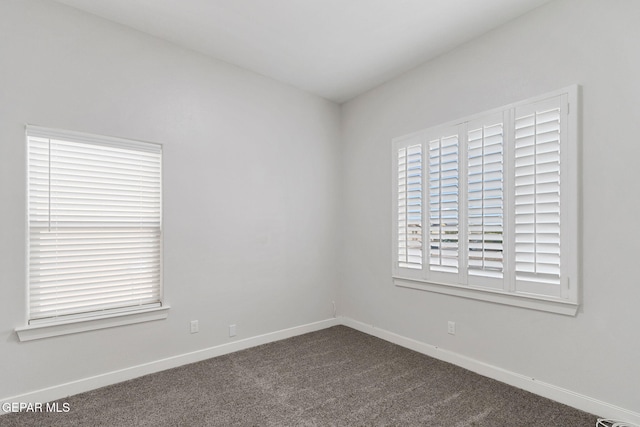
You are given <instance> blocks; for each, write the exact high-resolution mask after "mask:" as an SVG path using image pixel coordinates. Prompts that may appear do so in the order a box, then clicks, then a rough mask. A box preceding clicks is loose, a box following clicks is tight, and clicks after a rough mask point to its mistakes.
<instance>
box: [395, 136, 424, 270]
mask: <svg viewBox="0 0 640 427" xmlns="http://www.w3.org/2000/svg"><path fill="white" fill-rule="evenodd" d="M397 153H398V163H397V166H398V170H397V172H398V181H397V182H398V185H397V195H398V206H397V230H398V234H397V238H398V241H397V244H398V246H397V250H398V259H397V261H398V266H399V267H401V268H411V269H421V268H422V145H420V144H417V145H410V146H407V147H402V148H399V149H398V151H397Z"/></svg>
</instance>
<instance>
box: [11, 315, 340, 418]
mask: <svg viewBox="0 0 640 427" xmlns="http://www.w3.org/2000/svg"><path fill="white" fill-rule="evenodd" d="M339 324H340V319H337V318H332V319H327V320H322V321H319V322H314V323H309V324H306V325H302V326H296V327H293V328H289V329H283V330H280V331H276V332H271V333H268V334H264V335H258V336H255V337H251V338H247V339H243V340H238V341H234V342H231V343H228V344H222V345H218V346H215V347H210V348H205V349H203V350H198V351H194V352H191V353H185V354H180V355H177V356H173V357H168V358H166V359H161V360H156V361H153V362H149V363H145V364H142V365H137V366H132V367H130V368H126V369H121V370H118V371H113V372H108V373H105V374H101V375H96V376H93V377H89V378H83V379H81V380H77V381H72V382H68V383H66V384H60V385H56V386H53V387H48V388H44V389H40V390H36V391H33V392H29V393H25V394H21V395H18V396H13V397H8V398H2V399H0V415H3V414H5V413H6V412H5V411H4V409H3V407H4V406H5V404H11V403H14V402H50V401H52V400H57V399H63V398H65V397H68V396H72V395H74V394H78V393H84V392H86V391H90V390H95V389H97V388H100V387H105V386H108V385H111V384H116V383H119V382H122V381H127V380H131V379H134V378H137V377H141V376H143V375H147V374H152V373H155V372H160V371H164V370H166V369H171V368H176V367H178V366H182V365H186V364H188V363H194V362H199V361H201V360H206V359H210V358H212V357H216V356H222V355H224V354H229V353H234V352H236V351H240V350H244V349H247V348H250V347H256V346H258V345H262V344H267V343H270V342H274V341H280V340H283V339H286V338H291V337H294V336H297V335H302V334H306V333H309V332H315V331H319V330H321V329H326V328H329V327H331V326H336V325H339Z"/></svg>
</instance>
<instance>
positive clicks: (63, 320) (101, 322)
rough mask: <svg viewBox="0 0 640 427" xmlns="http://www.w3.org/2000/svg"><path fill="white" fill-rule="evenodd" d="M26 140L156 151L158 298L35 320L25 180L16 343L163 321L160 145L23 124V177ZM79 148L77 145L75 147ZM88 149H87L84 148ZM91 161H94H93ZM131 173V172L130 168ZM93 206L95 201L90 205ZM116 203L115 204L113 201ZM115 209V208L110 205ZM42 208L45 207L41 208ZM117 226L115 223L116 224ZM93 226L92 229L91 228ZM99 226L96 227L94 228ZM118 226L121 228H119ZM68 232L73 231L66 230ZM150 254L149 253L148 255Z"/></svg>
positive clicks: (26, 184) (167, 308)
mask: <svg viewBox="0 0 640 427" xmlns="http://www.w3.org/2000/svg"><path fill="white" fill-rule="evenodd" d="M30 138H45V139H46V138H48V139H50V140H60V141H65V143H70V144H78V143H79V144H89V145H93V146H95V147H96V149H99V148H97V147H111V148H114V149H116V150H118V149H122V148H124V149H127V150H133V151H141V152H142V151H147V152H156V153H157V154H158V155H159V164H158V165H159V166H158V167H159V170H158V175H157V177H158V181H157V182H158V185H159V187H158V188H159V190H160V192H159V201H158V208H159V211H156V212H157V215H158V218H157V220H156V221H157V223H158V241H157V242H158V247H157V251H154V252H153V253H157V256H158V262H159V264H158V266H157V268H158V276H157V282H154V283H156V284H157V286H156V284H154V287H153V289H157V291H158V296H157V302H149V303H143V304H139V305H133V306H127V305H126V304H123V305H120V306H114V307H111V308H103V309H95V310H88V311H86V312H82V313H71V314H63V315H54V316H52V317H45V318H42V316H40V318H39V317H38V316H36V317H35V318H34V317H33V316H32V314H31V305H30V304H31V303H30V289H31V283H30V280H29V277H30V272H29V268H30V262H29V257H30V255H31V249H30V238H31V231H30V230H31V213H30V212H31V209H32V208H31V197H30V192H31V191H33V190H32V186H31V183H30V180H29V179H27V180H26V183H25V190H26V193H25V194H27V197H26V201H25V202H26V206H25V212H26V224H25V225H26V226H25V235H26V247H25V256H26V258H25V259H26V260H27V262H26V265H25V267H26V271H25V278H26V279H27V280H26V281H25V325H26V326H24V327H18V328H16V329H15V331H16V333H17V335H18V338H19V339H20V341H29V340H33V339H40V338H46V337H51V336H57V335H66V334H70V333H77V332H83V331H88V330H96V329H103V328H109V327H114V326H120V325H126V324H134V323H141V322H147V321H151V320H159V319H164V318H166V317H167V316H168V310H169V306H168V305H166V304H165V303H164V295H163V292H164V289H163V288H164V286H163V274H162V271H163V266H162V265H163V262H162V254H163V224H162V222H163V221H162V211H163V203H162V199H163V196H162V193H163V191H162V188H163V185H162V180H163V166H162V164H163V156H162V145H161V144H157V143H151V142H143V141H136V140H131V139H124V138H116V137H109V136H102V135H95V134H88V133H81V132H75V131H67V130H60V129H51V128H45V127H41V126H33V125H26V126H25V149H26V150H27V151H26V156H25V157H26V165H25V166H26V170H27V177H29V176H30V175H29V173H30V166H29V165H30V162H31V157H30V153H29V151H28V150H29V147H30V143H29V139H30ZM79 147H81V146H79ZM88 148H89V149H91V148H90V147H88ZM93 161H95V160H93ZM132 170H135V169H132ZM94 203H95V202H94ZM116 203H117V202H116ZM114 206H117V205H114ZM45 207H46V206H45ZM117 224H119V223H117ZM94 227H96V226H92V228H94ZM98 227H99V226H98ZM120 227H122V226H120ZM69 230H73V228H70V229H69ZM150 253H151V252H149V254H150Z"/></svg>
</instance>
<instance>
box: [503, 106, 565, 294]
mask: <svg viewBox="0 0 640 427" xmlns="http://www.w3.org/2000/svg"><path fill="white" fill-rule="evenodd" d="M560 99H561V98H560V97H559V96H558V97H555V98H552V99H548V100H545V101H541V102H538V103H535V104H529V105H525V106H521V107H518V108H517V109H516V114H515V200H514V201H515V274H516V282H518V281H520V282H521V283H522V282H535V283H537V284H538V285H539V286H538V287H527V286H526V284H524V285H520V284H518V283H517V284H516V286H517V287H518V288H519V289H523V290H528V291H530V292H534V293H537V291H538V290H540V293H542V294H545V295H554V294H559V286H558V285H559V284H560V267H561V266H560V249H561V248H560V239H561V236H560V225H561V224H560V209H561V206H560V167H561V164H560V159H561V157H560V154H561V153H560V142H561V137H562V135H561V117H562V115H561V103H560ZM554 288H555V289H557V290H556V291H554Z"/></svg>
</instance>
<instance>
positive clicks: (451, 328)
mask: <svg viewBox="0 0 640 427" xmlns="http://www.w3.org/2000/svg"><path fill="white" fill-rule="evenodd" d="M447 333H448V334H450V335H455V334H456V322H452V321H451V320H449V322H448V323H447Z"/></svg>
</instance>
